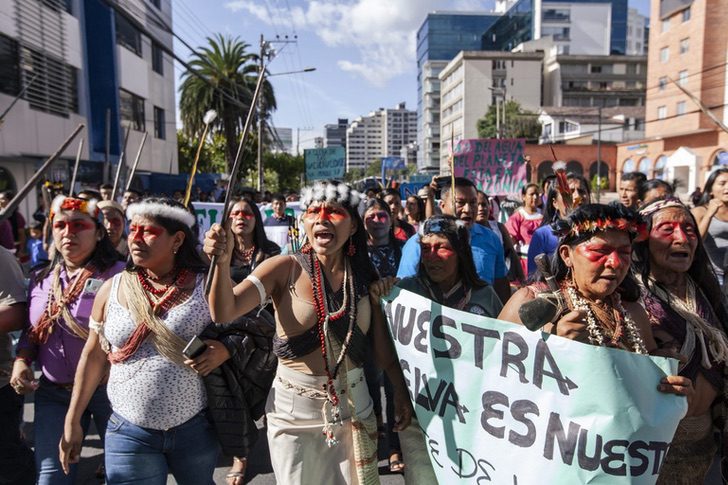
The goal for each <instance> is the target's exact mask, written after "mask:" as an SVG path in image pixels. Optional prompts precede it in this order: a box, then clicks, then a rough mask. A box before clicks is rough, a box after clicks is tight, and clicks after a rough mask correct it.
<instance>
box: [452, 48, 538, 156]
mask: <svg viewBox="0 0 728 485" xmlns="http://www.w3.org/2000/svg"><path fill="white" fill-rule="evenodd" d="M542 64H543V53H542V52H493V51H462V52H460V53H459V54H458V55H457V57H455V59H453V60H452V61H451V62H450V63H449V64H448V65H447V67H446V68H445V69H444V70H443V71H442V72H441V73H440V83H441V84H440V86H441V88H440V89H441V93H442V97H441V103H440V104H441V112H440V134H441V137H442V140H443V142H442V143H441V147H440V161H441V164H442V163H445V162H446V160H447V157H448V155H449V151H450V140H451V139H453V140H454V141H456V142H457V141H458V140H461V139H467V138H478V130H477V122H478V119H480V118H482V117H483V116H484V115H485V113H487V112H488V110H489V109H490V106H491V105H493V104H496V103H497V102H498V99H501V100H502V99H503V98H505V99H506V100H508V101H510V100H514V101H517V102H518V103H520V105H521V107H522V108H523V109H526V110H529V111H533V112H537V111H538V109H539V108H540V107H541V75H542V74H541V73H542Z"/></svg>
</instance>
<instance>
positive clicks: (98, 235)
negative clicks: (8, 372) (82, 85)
mask: <svg viewBox="0 0 728 485" xmlns="http://www.w3.org/2000/svg"><path fill="white" fill-rule="evenodd" d="M97 204H98V200H95V199H93V200H88V201H87V200H82V199H77V198H74V197H65V196H62V195H61V196H58V197H56V198H55V199H54V200H53V203H52V204H51V212H50V217H49V224H50V226H51V231H52V235H53V243H52V244H53V248H52V251H51V254H52V255H53V257H52V261H51V263H50V265H48V266H47V267H46V268H44V269H42V270H40V271H38V272H37V273H36V274H34V275H32V277H31V286H30V292H29V295H30V296H29V298H28V307H29V309H30V312H29V316H30V326H29V327H27V328H26V329H24V330H23V334H22V336H21V338H20V342H19V343H18V347H17V357H16V359H15V363H14V365H13V373H12V377H11V379H10V383H11V384H12V386H13V388H14V389H15V392H17V393H18V394H28V393H30V392H32V391H33V390H36V392H35V461H36V468H37V471H38V483H40V484H53V485H55V484H66V483H67V484H71V483H74V481H75V476H76V467H75V466H74V467H73V468H72V469H71V470H70V474H69V475H68V476H64V474H63V471H62V470H61V464H60V462H59V461H58V440H59V439H60V438H61V435H62V434H63V417H64V416H65V415H66V411H67V410H68V408H69V405H70V403H71V389H75V387H76V386H77V385H78V382H76V381H75V379H74V376H75V374H76V367H77V366H78V365H79V360H80V359H81V351H82V349H83V348H84V344H85V343H86V342H87V339H88V338H90V337H89V335H90V332H89V317H90V315H91V308H92V306H93V302H94V297H95V296H96V293H97V291H99V287H100V286H101V284H102V283H103V282H104V280H107V279H108V278H111V277H112V276H113V275H114V274H116V273H118V272H119V271H121V270H122V269H123V268H124V263H123V262H121V261H120V258H121V256H120V255H119V253H117V252H116V250H115V249H114V246H113V244H112V243H111V241H110V239H109V236H108V235H107V233H106V229H104V226H103V225H102V223H101V212H100V210H99V208H98V205H97ZM34 360H35V361H37V362H38V366H39V368H40V370H41V372H42V374H41V378H40V382H35V381H34V380H33V379H34V377H33V370H32V368H31V363H32V362H33V361H34ZM36 388H37V389H36ZM94 390H95V392H92V393H90V394H89V398H88V399H87V400H86V402H85V403H84V405H83V407H80V408H79V409H78V439H79V442H80V441H81V440H83V438H84V436H85V434H86V431H87V430H88V426H89V423H90V420H91V418H92V417H93V420H94V423H95V424H96V429H97V430H98V432H99V434H100V436H101V439H102V440H103V439H104V430H105V429H106V422H107V421H108V419H109V416H110V415H111V407H110V406H109V400H108V398H107V397H106V387H105V386H104V385H101V386H99V388H98V390H96V386H94Z"/></svg>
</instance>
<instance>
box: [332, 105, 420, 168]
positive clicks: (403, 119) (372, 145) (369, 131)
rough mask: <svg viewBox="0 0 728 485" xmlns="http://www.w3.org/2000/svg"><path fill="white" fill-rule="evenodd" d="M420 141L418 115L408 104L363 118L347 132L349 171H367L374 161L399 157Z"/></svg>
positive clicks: (382, 109)
mask: <svg viewBox="0 0 728 485" xmlns="http://www.w3.org/2000/svg"><path fill="white" fill-rule="evenodd" d="M416 138H417V113H416V112H415V111H411V110H408V109H407V108H406V105H405V103H399V104H398V105H397V106H396V107H394V108H388V109H385V108H380V109H378V110H377V111H373V112H371V113H369V115H367V116H360V117H359V118H357V119H355V120H354V121H353V122H351V124H350V125H349V128H347V130H346V170H347V171H349V170H352V169H364V168H366V167H367V166H368V165H369V164H370V163H371V162H372V161H373V160H376V159H377V158H382V157H398V156H400V154H401V150H402V147H407V146H408V145H410V144H412V143H413V142H415V140H416Z"/></svg>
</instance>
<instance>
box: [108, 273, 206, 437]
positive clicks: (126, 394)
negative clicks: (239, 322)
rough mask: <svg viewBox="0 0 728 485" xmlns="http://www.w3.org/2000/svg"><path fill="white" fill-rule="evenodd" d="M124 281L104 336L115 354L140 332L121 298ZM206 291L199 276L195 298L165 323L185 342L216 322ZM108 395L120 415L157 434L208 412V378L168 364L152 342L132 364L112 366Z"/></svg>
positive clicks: (114, 296) (169, 315)
mask: <svg viewBox="0 0 728 485" xmlns="http://www.w3.org/2000/svg"><path fill="white" fill-rule="evenodd" d="M120 277H121V274H117V275H116V276H114V278H113V282H112V285H111V293H110V295H109V301H108V304H107V313H106V322H105V323H104V336H105V337H106V339H107V340H108V341H109V343H110V344H111V346H112V350H113V351H116V350H118V349H119V348H120V347H122V346H123V345H124V344H125V343H126V342H127V341H128V340H129V337H130V336H131V334H132V333H133V332H134V329H135V328H136V323H135V322H133V321H132V320H131V316H130V315H129V311H128V310H127V309H126V308H124V307H123V306H121V304H120V303H119V300H118V297H117V294H118V291H119V281H120V280H119V278H120ZM203 288H204V285H203V277H202V276H199V277H198V279H197V283H196V286H195V289H194V291H193V292H192V295H191V296H190V298H188V299H187V300H186V301H185V302H183V303H181V304H179V305H176V306H174V307H172V309H171V310H170V311H169V312H168V313H167V315H166V316H165V318H164V323H165V325H167V327H168V328H169V329H170V330H172V331H173V332H174V333H175V334H176V335H177V336H179V337H180V338H181V339H182V340H184V341H185V342H187V341H189V340H190V339H191V338H192V337H194V336H195V335H198V334H200V332H202V330H203V329H204V328H205V327H206V326H207V325H208V324H209V323H210V322H211V320H212V319H211V318H210V308H209V307H208V305H207V300H206V299H205V295H204V292H203ZM107 393H108V395H109V401H111V408H112V409H113V410H114V412H116V413H117V414H119V415H121V416H122V417H123V418H124V419H126V420H127V421H130V422H132V423H133V424H136V425H137V426H141V427H143V428H151V429H157V430H167V429H169V428H172V427H174V426H178V425H180V424H182V423H184V422H186V421H188V420H189V419H191V418H193V417H194V416H195V415H196V414H197V413H199V412H200V411H202V410H203V409H204V408H206V407H207V394H206V392H205V386H204V384H203V382H202V378H201V377H200V376H199V375H197V374H196V373H195V372H194V371H193V370H192V369H190V368H189V367H186V366H184V367H183V366H180V365H178V364H175V363H174V362H170V361H169V360H167V359H166V358H165V357H163V356H162V355H161V354H159V352H157V350H156V349H155V348H154V345H152V343H151V342H150V341H149V339H147V340H145V341H144V342H143V343H142V345H141V346H140V347H139V349H138V350H137V351H136V352H135V353H134V355H132V356H131V357H130V358H129V359H128V360H127V361H125V362H122V363H120V364H112V365H111V374H110V375H109V383H108V386H107Z"/></svg>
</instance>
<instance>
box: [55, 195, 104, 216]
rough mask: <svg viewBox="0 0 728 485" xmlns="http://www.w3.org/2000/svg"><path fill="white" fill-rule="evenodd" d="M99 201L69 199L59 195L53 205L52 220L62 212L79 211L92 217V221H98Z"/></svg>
mask: <svg viewBox="0 0 728 485" xmlns="http://www.w3.org/2000/svg"><path fill="white" fill-rule="evenodd" d="M98 202H99V201H98V200H96V199H90V200H86V199H77V198H76V197H67V196H65V195H57V196H56V198H55V199H53V202H52V203H51V212H50V218H51V219H53V217H54V216H55V215H56V214H58V213H59V212H61V211H79V212H83V213H84V214H86V215H88V216H89V217H91V219H94V220H96V219H98V217H99V206H98Z"/></svg>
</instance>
